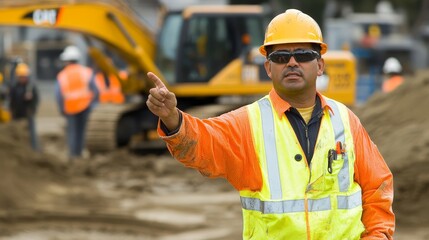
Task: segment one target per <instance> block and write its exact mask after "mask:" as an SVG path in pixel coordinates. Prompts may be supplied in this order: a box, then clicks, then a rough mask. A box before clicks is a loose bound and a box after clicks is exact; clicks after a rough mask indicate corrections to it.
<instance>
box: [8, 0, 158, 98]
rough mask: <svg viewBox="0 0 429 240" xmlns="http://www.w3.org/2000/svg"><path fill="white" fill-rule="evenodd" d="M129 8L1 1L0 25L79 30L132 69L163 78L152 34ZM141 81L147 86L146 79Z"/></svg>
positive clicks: (114, 3) (115, 3)
mask: <svg viewBox="0 0 429 240" xmlns="http://www.w3.org/2000/svg"><path fill="white" fill-rule="evenodd" d="M132 11H133V10H132V9H130V8H129V6H128V5H127V4H126V3H124V1H120V0H96V1H94V0H93V1H90V0H73V1H71V0H39V1H32V0H20V1H14V0H2V1H0V26H2V25H3V26H25V27H40V28H54V29H63V30H68V31H73V32H78V33H82V35H83V36H85V38H94V39H97V40H99V41H101V42H103V43H104V44H105V45H106V46H108V47H109V49H111V50H114V51H116V52H117V53H118V54H119V55H120V56H121V57H122V58H123V59H124V60H125V61H126V62H127V64H129V66H130V67H131V68H132V69H134V70H135V71H136V72H140V73H145V72H148V71H152V72H154V73H155V74H157V75H158V76H160V77H161V79H164V77H163V75H162V73H161V72H160V71H159V69H158V67H157V66H156V65H155V63H154V60H153V59H154V58H155V57H154V55H155V49H156V44H155V40H154V39H153V36H154V33H152V32H150V31H149V29H148V28H147V27H146V26H145V25H143V24H142V23H141V22H140V21H139V20H138V19H136V18H135V17H134V16H135V14H134V13H133V12H132ZM89 54H90V55H92V56H91V57H93V59H94V60H95V61H96V62H97V60H98V61H101V60H100V59H101V58H100V56H98V55H99V53H97V52H96V51H95V50H91V49H89ZM99 65H103V64H102V63H100V64H99ZM144 79H145V78H144ZM140 80H141V79H140ZM145 83H146V84H149V85H150V82H149V81H147V82H145ZM138 90H139V91H141V90H142V89H138Z"/></svg>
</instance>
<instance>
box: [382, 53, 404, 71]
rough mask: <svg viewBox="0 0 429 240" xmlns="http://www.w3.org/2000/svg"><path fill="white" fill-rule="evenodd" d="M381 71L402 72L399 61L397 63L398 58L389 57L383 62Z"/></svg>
mask: <svg viewBox="0 0 429 240" xmlns="http://www.w3.org/2000/svg"><path fill="white" fill-rule="evenodd" d="M383 72H384V73H385V74H389V73H400V72H402V66H401V63H399V61H398V59H396V58H394V57H390V58H388V59H387V60H386V61H385V62H384V66H383Z"/></svg>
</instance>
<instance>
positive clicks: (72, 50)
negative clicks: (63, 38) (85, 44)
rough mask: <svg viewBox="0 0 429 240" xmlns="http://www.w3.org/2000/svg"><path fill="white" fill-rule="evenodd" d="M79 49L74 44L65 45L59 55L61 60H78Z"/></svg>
mask: <svg viewBox="0 0 429 240" xmlns="http://www.w3.org/2000/svg"><path fill="white" fill-rule="evenodd" d="M80 56H81V54H80V50H79V48H78V47H76V46H73V45H71V46H67V47H66V48H65V49H64V51H63V52H62V53H61V55H60V60H61V61H79V59H80Z"/></svg>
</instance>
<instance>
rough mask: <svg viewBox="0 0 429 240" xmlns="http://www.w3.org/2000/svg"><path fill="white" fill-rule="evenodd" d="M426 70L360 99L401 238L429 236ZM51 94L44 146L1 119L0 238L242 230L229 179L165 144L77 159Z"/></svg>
mask: <svg viewBox="0 0 429 240" xmlns="http://www.w3.org/2000/svg"><path fill="white" fill-rule="evenodd" d="M425 76H429V74H427V73H425V74H423V73H422V74H418V75H416V76H413V77H412V78H409V79H407V83H406V84H404V85H403V86H401V87H400V88H399V89H398V90H397V91H395V92H393V93H391V94H387V95H386V94H376V95H374V96H373V98H371V99H370V100H369V101H368V103H367V104H366V105H364V106H361V107H359V108H356V109H355V112H356V113H357V115H358V116H360V117H361V120H362V123H363V124H364V126H365V127H366V128H367V130H368V132H369V133H370V135H371V136H372V138H373V140H374V142H375V143H376V144H377V145H378V147H379V148H380V151H381V152H382V154H383V156H384V157H385V159H386V161H387V163H388V164H389V166H390V168H391V169H392V171H393V173H394V177H395V203H394V211H395V213H396V216H397V232H396V234H395V239H416V240H419V239H429V230H427V229H426V228H427V226H429V204H428V200H429V191H428V188H429V174H428V173H427V171H428V170H429V165H428V164H427V163H428V162H429V158H428V157H429V148H428V147H429V129H428V128H427V126H429V110H427V109H428V108H427V106H428V105H429V98H427V96H428V95H429V79H426V78H425ZM42 102H43V101H42ZM49 104H51V102H50V103H48V101H46V102H45V105H44V106H42V109H41V110H40V113H39V115H38V121H39V122H38V127H39V129H38V130H39V133H40V135H41V141H42V143H43V150H44V151H43V152H42V153H35V152H33V151H32V150H31V149H30V148H29V146H28V142H27V136H26V131H25V126H24V125H25V124H23V123H13V124H5V125H0V132H1V133H2V134H1V135H0V179H1V181H0V240H6V239H7V240H27V239H28V240H39V239H40V240H42V239H43V240H45V239H48V240H51V239H52V240H54V239H55V240H75V239H76V240H77V239H79V240H80V239H89V240H93V239H94V240H95V239H97V240H98V239H103V240H104V239H107V240H109V239H121V240H122V239H124V240H128V239H157V240H158V239H160V240H168V239H176V240H180V239H201V240H204V239H224V240H229V239H231V240H232V239H241V227H242V223H241V221H242V219H241V208H240V203H239V196H238V194H237V193H236V192H235V191H234V190H233V189H232V187H231V186H229V185H228V184H227V183H226V182H225V181H224V180H222V179H207V178H204V177H202V176H201V175H200V174H199V173H198V172H196V171H194V170H192V169H186V168H184V167H183V166H182V165H180V164H179V163H177V162H176V161H175V160H174V159H172V158H171V157H170V155H169V154H168V153H167V152H166V151H161V152H159V151H158V152H154V153H147V154H145V155H136V154H133V153H131V152H129V151H128V150H127V149H119V150H117V151H114V152H112V153H109V154H99V155H94V156H86V158H84V159H80V160H78V161H76V162H75V163H74V164H72V165H70V164H68V162H67V160H66V159H67V158H66V150H65V146H64V135H63V131H62V127H63V123H62V122H61V117H59V116H58V115H56V114H55V113H54V110H53V109H54V108H52V106H51V105H49ZM46 106H48V107H46ZM44 108H45V109H44Z"/></svg>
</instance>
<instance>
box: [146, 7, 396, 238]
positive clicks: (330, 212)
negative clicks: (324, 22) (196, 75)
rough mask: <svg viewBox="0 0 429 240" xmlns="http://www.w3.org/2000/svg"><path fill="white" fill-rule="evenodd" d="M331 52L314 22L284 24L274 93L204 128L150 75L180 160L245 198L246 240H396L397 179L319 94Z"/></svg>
mask: <svg viewBox="0 0 429 240" xmlns="http://www.w3.org/2000/svg"><path fill="white" fill-rule="evenodd" d="M327 48H328V46H327V44H326V43H324V42H323V38H322V32H321V30H320V27H319V25H318V24H317V22H316V21H314V19H313V18H311V17H310V16H308V15H307V14H305V13H303V12H301V11H299V10H296V9H288V10H287V11H286V12H284V13H282V14H279V15H277V16H276V17H274V18H273V19H272V20H271V22H270V23H269V25H268V27H267V29H266V33H265V40H264V43H263V45H262V46H260V47H259V52H260V53H261V54H262V55H263V56H265V57H266V61H265V62H264V66H265V70H266V72H267V74H268V76H269V77H270V78H271V80H272V83H273V88H272V90H271V91H270V92H269V93H268V95H266V96H264V97H262V98H261V99H260V100H258V101H256V102H254V103H251V104H249V105H246V106H243V107H241V108H239V109H237V110H235V111H231V112H228V113H225V114H223V115H221V116H218V117H213V118H209V119H204V120H201V119H198V118H195V117H193V116H191V115H189V114H187V113H185V112H183V111H180V110H179V109H178V108H177V99H176V97H175V94H174V93H173V92H170V91H169V90H168V89H167V88H166V86H165V85H164V83H163V82H162V81H161V80H160V79H159V78H158V77H157V76H156V75H154V74H153V73H148V77H149V78H150V79H151V80H152V81H153V82H154V85H155V86H156V87H154V88H152V89H150V90H149V93H150V95H149V97H148V99H147V101H146V103H147V106H148V108H149V109H150V110H151V111H152V113H154V114H155V115H157V116H158V117H159V119H160V121H159V125H158V134H159V135H160V136H161V137H162V139H163V140H164V141H165V142H166V143H167V147H168V149H169V151H170V152H171V154H172V155H173V156H174V157H175V159H177V160H179V161H180V162H181V163H183V164H184V165H185V166H187V167H191V168H195V169H197V170H198V171H200V172H201V173H202V174H203V175H204V176H207V177H212V178H214V177H224V178H226V179H227V180H228V181H229V182H230V183H231V185H232V186H234V187H235V189H237V190H238V191H239V194H240V200H241V204H242V212H243V220H244V222H243V238H244V239H294V240H301V239H306V240H307V239H392V237H393V233H394V229H395V216H394V213H393V211H392V202H393V176H392V173H391V171H390V170H389V168H388V166H387V164H386V163H385V161H384V159H383V157H382V156H381V154H380V152H379V151H378V149H377V147H376V145H375V144H374V143H373V142H372V141H371V139H370V137H369V136H368V134H367V132H366V131H365V129H364V127H363V126H362V124H361V123H360V121H359V119H358V118H357V116H356V115H355V114H354V113H353V112H352V111H351V110H350V109H348V108H347V107H346V106H345V105H344V104H341V103H340V102H338V101H335V100H333V99H329V98H327V97H325V96H323V95H322V94H321V93H319V92H317V89H316V80H317V77H318V76H321V75H322V74H323V71H324V67H325V62H324V59H323V57H322V56H323V54H324V53H326V51H327Z"/></svg>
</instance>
